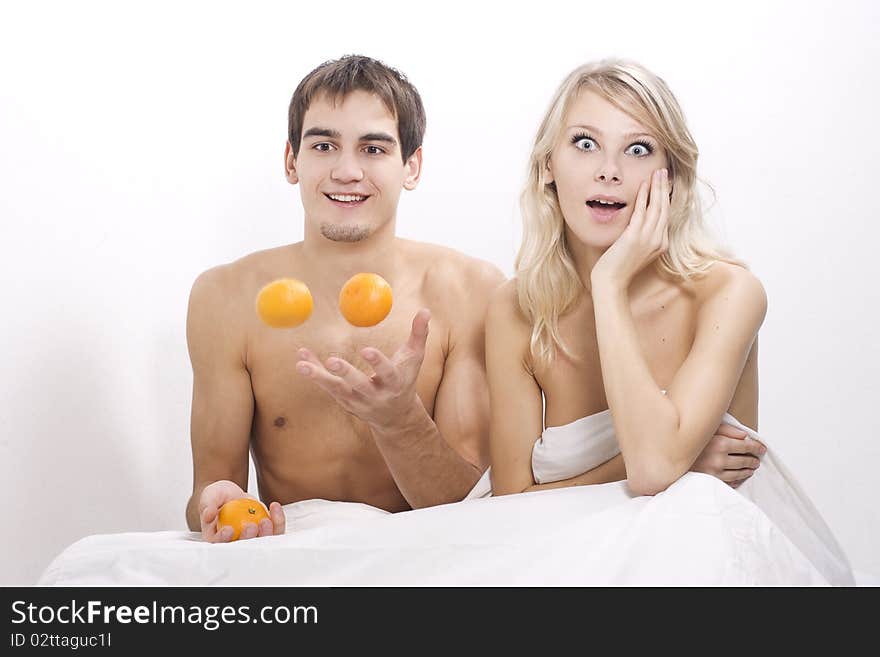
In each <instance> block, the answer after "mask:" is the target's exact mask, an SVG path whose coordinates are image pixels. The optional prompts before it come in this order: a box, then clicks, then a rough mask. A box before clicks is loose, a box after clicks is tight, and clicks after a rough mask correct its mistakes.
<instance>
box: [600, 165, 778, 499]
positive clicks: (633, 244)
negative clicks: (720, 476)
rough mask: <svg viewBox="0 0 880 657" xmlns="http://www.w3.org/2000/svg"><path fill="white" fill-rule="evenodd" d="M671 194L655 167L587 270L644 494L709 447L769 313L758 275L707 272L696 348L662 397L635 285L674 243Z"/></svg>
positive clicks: (619, 414) (618, 426) (635, 477)
mask: <svg viewBox="0 0 880 657" xmlns="http://www.w3.org/2000/svg"><path fill="white" fill-rule="evenodd" d="M669 197H670V186H669V176H668V172H667V170H666V169H658V170H657V171H655V172H654V174H653V175H652V176H651V179H650V181H644V182H642V184H641V185H639V192H638V196H637V198H636V203H635V207H634V209H633V213H632V216H631V217H630V221H629V223H628V224H627V226H626V228H625V229H624V231H623V233H621V235H620V237H618V238H617V239H616V240H615V241H614V244H612V245H611V246H610V247H609V248H608V249H607V250H606V251H605V253H603V254H602V256H601V257H600V258H599V260H598V261H597V262H596V264H595V265H594V266H593V268H592V270H591V271H590V282H591V291H592V295H593V306H594V308H595V314H596V337H597V340H598V343H599V359H600V362H601V365H602V378H603V380H604V384H605V395H606V398H607V399H608V406H609V407H610V408H611V414H612V417H613V419H614V428H615V431H616V434H617V441H618V443H619V444H620V451H621V453H622V454H623V459H624V461H625V463H626V470H627V474H628V479H629V484H630V488H631V489H632V490H633V492H635V493H638V494H642V495H653V494H655V493H658V492H660V491H662V490H664V489H665V488H666V487H667V486H669V485H670V484H671V483H672V482H673V481H675V480H677V479H678V478H679V477H681V475H683V474H684V473H685V472H687V470H688V469H689V468H690V467H691V465H692V464H693V463H694V460H695V459H696V458H697V456H698V455H699V454H700V452H701V451H702V450H703V448H704V447H705V446H706V444H707V442H708V441H709V439H710V438H711V437H712V434H713V429H714V428H715V427H717V426H718V422H719V421H720V420H721V417H722V416H723V414H724V412H725V411H726V410H727V409H728V408H729V406H730V402H731V399H732V398H733V395H734V392H735V390H736V385H737V382H738V381H739V379H740V376H741V373H742V371H743V366H744V365H745V362H746V358H747V356H748V353H749V349H750V348H751V346H752V344H753V343H754V341H755V338H756V337H757V334H758V329H759V328H760V326H761V323H762V322H763V321H764V315H765V314H766V312H767V297H766V295H765V294H764V288H763V287H762V286H761V283H760V281H758V279H757V278H755V277H754V276H753V275H752V274H751V272H749V271H748V270H746V269H742V268H739V267H735V266H732V267H729V268H720V269H719V270H717V271H712V272H710V274H709V278H708V279H707V281H706V282H705V283H704V285H703V286H702V290H701V292H700V294H699V299H698V304H699V309H698V312H697V326H696V334H695V336H694V342H693V345H692V347H691V351H690V353H689V354H688V357H687V358H686V359H685V362H684V364H682V366H681V367H680V368H679V370H678V372H677V373H676V375H675V378H674V379H673V381H672V383H671V384H670V385H669V386H667V394H666V395H665V396H664V395H663V394H662V392H661V391H660V388H659V386H658V385H657V384H656V383H655V382H654V379H653V377H652V376H651V372H650V370H649V368H648V364H647V363H646V361H645V357H644V355H643V354H642V351H641V345H640V344H639V341H638V337H637V335H636V329H635V325H634V323H633V318H632V315H631V314H630V308H629V298H628V296H629V295H628V289H629V285H630V282H631V281H632V280H633V278H634V277H635V275H636V274H637V273H638V272H639V271H641V270H642V269H644V268H645V267H646V266H649V265H651V263H654V262H655V261H656V260H657V258H658V257H659V256H660V255H662V254H663V253H664V252H665V251H666V250H667V249H668V248H669V224H668V219H669ZM713 269H714V268H713ZM713 274H714V275H713Z"/></svg>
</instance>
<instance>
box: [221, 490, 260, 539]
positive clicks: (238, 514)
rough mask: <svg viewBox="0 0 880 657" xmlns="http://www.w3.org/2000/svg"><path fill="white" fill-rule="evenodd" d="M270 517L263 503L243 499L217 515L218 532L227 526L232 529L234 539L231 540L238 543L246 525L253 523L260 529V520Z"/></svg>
mask: <svg viewBox="0 0 880 657" xmlns="http://www.w3.org/2000/svg"><path fill="white" fill-rule="evenodd" d="M268 517H269V512H268V511H266V507H265V506H263V503H262V502H260V501H259V500H255V499H252V498H250V497H241V498H239V499H237V500H231V501H229V502H227V503H226V504H224V505H223V506H221V507H220V513H219V514H218V515H217V531H218V532H219V531H220V530H221V529H222V528H223V527H226V526H229V527H232V538H231V539H229V540H231V541H237V540H238V537H239V536H241V529H242V525H243V524H244V523H246V522H252V523H254V524H255V525H257V526H258V527H259V525H260V520H262V519H263V518H268Z"/></svg>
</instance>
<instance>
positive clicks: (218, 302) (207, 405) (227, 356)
mask: <svg viewBox="0 0 880 657" xmlns="http://www.w3.org/2000/svg"><path fill="white" fill-rule="evenodd" d="M222 276H223V272H222V271H219V270H210V271H208V272H205V273H204V274H202V275H201V276H200V277H199V278H198V279H197V280H196V282H195V284H194V285H193V290H192V293H191V294H190V304H189V311H188V314H187V344H188V347H189V354H190V362H191V363H192V369H193V395H192V416H191V423H190V437H191V443H192V455H193V489H194V490H195V489H197V488H198V487H200V486H203V485H205V484H207V483H210V482H212V481H217V480H219V479H229V480H231V481H234V482H235V483H237V484H238V485H239V486H241V487H242V488H243V489H247V476H248V446H249V443H250V432H251V424H252V422H253V413H254V399H253V391H252V388H251V380H250V375H249V373H248V371H247V368H246V366H245V363H244V361H243V357H242V349H241V342H242V338H241V332H240V330H239V328H238V326H237V325H236V324H235V323H234V321H232V320H231V319H230V318H231V317H234V307H232V306H231V305H230V303H231V302H230V301H229V295H228V294H227V293H226V291H225V290H224V289H223V285H222V283H223V281H222Z"/></svg>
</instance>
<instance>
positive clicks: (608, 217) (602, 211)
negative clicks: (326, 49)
mask: <svg viewBox="0 0 880 657" xmlns="http://www.w3.org/2000/svg"><path fill="white" fill-rule="evenodd" d="M623 207H624V208H625V207H626V206H623ZM587 208H588V209H589V210H590V215H591V216H592V217H593V220H594V221H597V222H599V223H600V224H609V223H611V222H612V221H614V218H615V217H616V216H617V214H618V213H619V212H620V211H621V210H623V208H618V207H612V208H602V207H598V208H597V207H595V205H587Z"/></svg>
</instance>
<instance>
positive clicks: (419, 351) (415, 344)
mask: <svg viewBox="0 0 880 657" xmlns="http://www.w3.org/2000/svg"><path fill="white" fill-rule="evenodd" d="M430 321H431V311H430V310H428V309H427V308H422V309H421V310H419V312H417V313H416V316H415V317H413V323H412V329H411V330H410V332H409V339H408V340H407V341H406V344H405V345H404V347H405V348H406V349H408V350H409V351H411V352H412V353H414V354H416V355H417V356H418V358H419V364H421V362H422V361H421V359H422V357H424V355H425V344H426V343H427V342H428V323H429V322H430Z"/></svg>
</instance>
